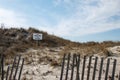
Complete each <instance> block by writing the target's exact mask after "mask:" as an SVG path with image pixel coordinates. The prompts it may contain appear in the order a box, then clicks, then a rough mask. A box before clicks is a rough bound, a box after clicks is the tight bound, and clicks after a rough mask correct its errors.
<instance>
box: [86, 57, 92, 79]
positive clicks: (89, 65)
mask: <svg viewBox="0 0 120 80" xmlns="http://www.w3.org/2000/svg"><path fill="white" fill-rule="evenodd" d="M91 59H92V56H90V57H89V64H88V72H87V80H89V76H90V68H91Z"/></svg>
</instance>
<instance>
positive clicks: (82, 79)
mask: <svg viewBox="0 0 120 80" xmlns="http://www.w3.org/2000/svg"><path fill="white" fill-rule="evenodd" d="M85 63H86V56H84V60H83V67H82V77H81V80H84V72H85Z"/></svg>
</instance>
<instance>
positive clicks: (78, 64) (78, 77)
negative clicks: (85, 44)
mask: <svg viewBox="0 0 120 80" xmlns="http://www.w3.org/2000/svg"><path fill="white" fill-rule="evenodd" d="M76 59H77V62H76V65H77V73H76V80H80V76H79V66H80V54H79V55H77V56H76Z"/></svg>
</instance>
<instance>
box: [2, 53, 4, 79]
mask: <svg viewBox="0 0 120 80" xmlns="http://www.w3.org/2000/svg"><path fill="white" fill-rule="evenodd" d="M1 73H2V76H1V80H4V56H3V55H1Z"/></svg>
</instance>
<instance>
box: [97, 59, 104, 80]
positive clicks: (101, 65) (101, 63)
mask: <svg viewBox="0 0 120 80" xmlns="http://www.w3.org/2000/svg"><path fill="white" fill-rule="evenodd" d="M102 68H103V57H102V58H101V62H100V70H99V77H98V80H101V74H102Z"/></svg>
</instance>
